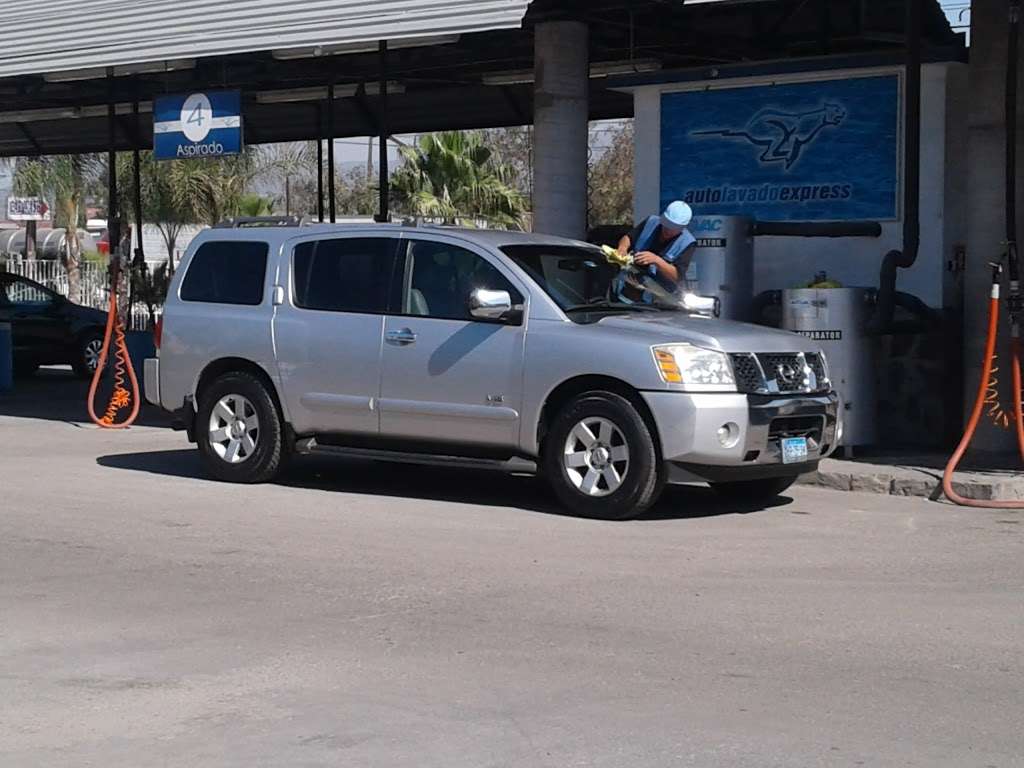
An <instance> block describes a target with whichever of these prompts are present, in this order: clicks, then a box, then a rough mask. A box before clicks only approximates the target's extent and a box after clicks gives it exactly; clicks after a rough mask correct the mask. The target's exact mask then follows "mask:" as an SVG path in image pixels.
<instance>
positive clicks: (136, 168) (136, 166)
mask: <svg viewBox="0 0 1024 768" xmlns="http://www.w3.org/2000/svg"><path fill="white" fill-rule="evenodd" d="M132 115H133V116H134V117H135V135H136V136H138V135H139V133H140V132H139V102H138V101H135V102H134V103H133V104H132ZM132 173H133V175H134V177H135V179H134V181H135V187H134V189H135V199H134V201H133V202H134V203H135V232H136V235H137V237H138V240H139V247H138V249H137V250H136V259H137V261H138V262H139V263H145V261H146V247H145V245H144V244H143V242H142V157H141V153H140V151H139V147H138V145H137V144H136V145H135V149H134V150H132Z"/></svg>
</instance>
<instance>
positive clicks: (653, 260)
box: [633, 251, 679, 283]
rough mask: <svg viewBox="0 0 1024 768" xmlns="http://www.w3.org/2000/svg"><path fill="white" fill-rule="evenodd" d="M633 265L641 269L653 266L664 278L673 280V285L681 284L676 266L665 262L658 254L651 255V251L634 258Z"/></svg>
mask: <svg viewBox="0 0 1024 768" xmlns="http://www.w3.org/2000/svg"><path fill="white" fill-rule="evenodd" d="M633 263H634V264H636V265H637V266H639V267H651V266H653V267H654V268H655V269H656V270H657V271H658V274H660V275H661V276H662V277H665V278H667V279H669V280H671V281H672V282H673V283H678V282H679V270H678V269H676V267H675V265H674V264H670V263H669V262H667V261H665V260H664V259H663V258H661V256H659V255H658V254H656V253H651V252H650V251H643V252H641V253H638V254H637V255H636V256H635V257H634V258H633Z"/></svg>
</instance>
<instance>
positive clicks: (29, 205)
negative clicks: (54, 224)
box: [7, 197, 50, 221]
mask: <svg viewBox="0 0 1024 768" xmlns="http://www.w3.org/2000/svg"><path fill="white" fill-rule="evenodd" d="M7 218H8V220H10V221H49V220H50V206H48V205H47V204H46V201H45V200H43V199H42V198H41V197H8V198H7Z"/></svg>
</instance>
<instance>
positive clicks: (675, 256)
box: [629, 216, 697, 294]
mask: <svg viewBox="0 0 1024 768" xmlns="http://www.w3.org/2000/svg"><path fill="white" fill-rule="evenodd" d="M629 239H630V241H632V243H633V251H634V252H635V253H640V252H641V251H650V252H651V253H656V254H657V255H658V256H660V257H661V258H663V259H664V260H665V261H667V262H668V263H669V264H672V265H673V266H675V267H676V268H677V269H678V270H679V282H682V280H683V277H684V275H683V272H684V271H685V268H686V265H685V264H680V263H679V261H680V259H682V257H683V255H684V254H685V253H686V252H687V251H688V250H689V249H690V247H691V246H693V245H695V244H696V243H697V238H695V237H694V236H693V235H692V234H690V230H688V229H684V230H683V231H682V232H680V233H679V234H678V235H677V236H676V237H674V238H672V239H671V240H662V239H661V217H660V216H650V217H648V218H647V220H646V221H644V223H643V224H641V225H639V226H638V227H637V228H636V229H634V230H633V233H632V234H631V235H630V238H629ZM647 269H648V274H649V275H650V276H651V278H653V279H654V280H655V281H656V282H657V283H658V285H660V286H661V287H662V288H664V289H665V290H666V291H668V292H669V293H672V294H675V293H678V292H679V283H676V282H674V281H672V280H669V279H668V278H667V277H666V276H665V275H663V274H661V273H660V272H659V271H658V268H657V267H656V266H654V265H653V264H652V265H651V266H649V267H648V268H647Z"/></svg>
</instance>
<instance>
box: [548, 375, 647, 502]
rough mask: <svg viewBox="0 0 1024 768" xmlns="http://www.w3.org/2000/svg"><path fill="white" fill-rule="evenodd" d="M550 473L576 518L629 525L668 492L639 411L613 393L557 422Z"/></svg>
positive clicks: (589, 398)
mask: <svg viewBox="0 0 1024 768" xmlns="http://www.w3.org/2000/svg"><path fill="white" fill-rule="evenodd" d="M544 472H545V474H546V475H547V478H548V481H549V482H550V483H551V487H552V489H553V490H554V492H555V495H556V496H558V499H559V501H561V502H562V504H563V505H565V506H566V507H567V508H568V509H569V510H571V511H572V512H573V513H575V514H578V515H580V516H582V517H591V518H597V519H600V520H628V519H629V518H632V517H636V516H637V515H639V514H641V513H643V512H645V511H646V510H647V509H648V508H650V506H651V505H652V504H654V502H655V501H657V499H658V496H659V495H660V494H661V490H662V488H663V486H664V480H663V477H662V471H661V466H660V462H659V460H658V453H657V449H656V447H655V444H654V436H653V435H652V434H651V430H650V429H649V428H648V426H647V424H646V422H645V421H644V419H643V417H642V416H641V415H640V413H639V412H638V411H637V409H636V407H635V406H634V405H633V404H632V403H631V402H630V401H629V400H627V399H626V398H624V397H622V396H621V395H617V394H614V393H611V392H589V393H586V394H583V395H580V396H579V397H577V398H575V399H574V400H572V401H571V402H570V403H569V405H568V406H567V407H566V408H565V409H564V410H563V411H562V412H561V413H560V414H559V415H558V416H557V417H556V418H555V420H554V423H553V424H552V425H551V429H550V430H549V432H548V434H547V437H546V438H545V440H544Z"/></svg>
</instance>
